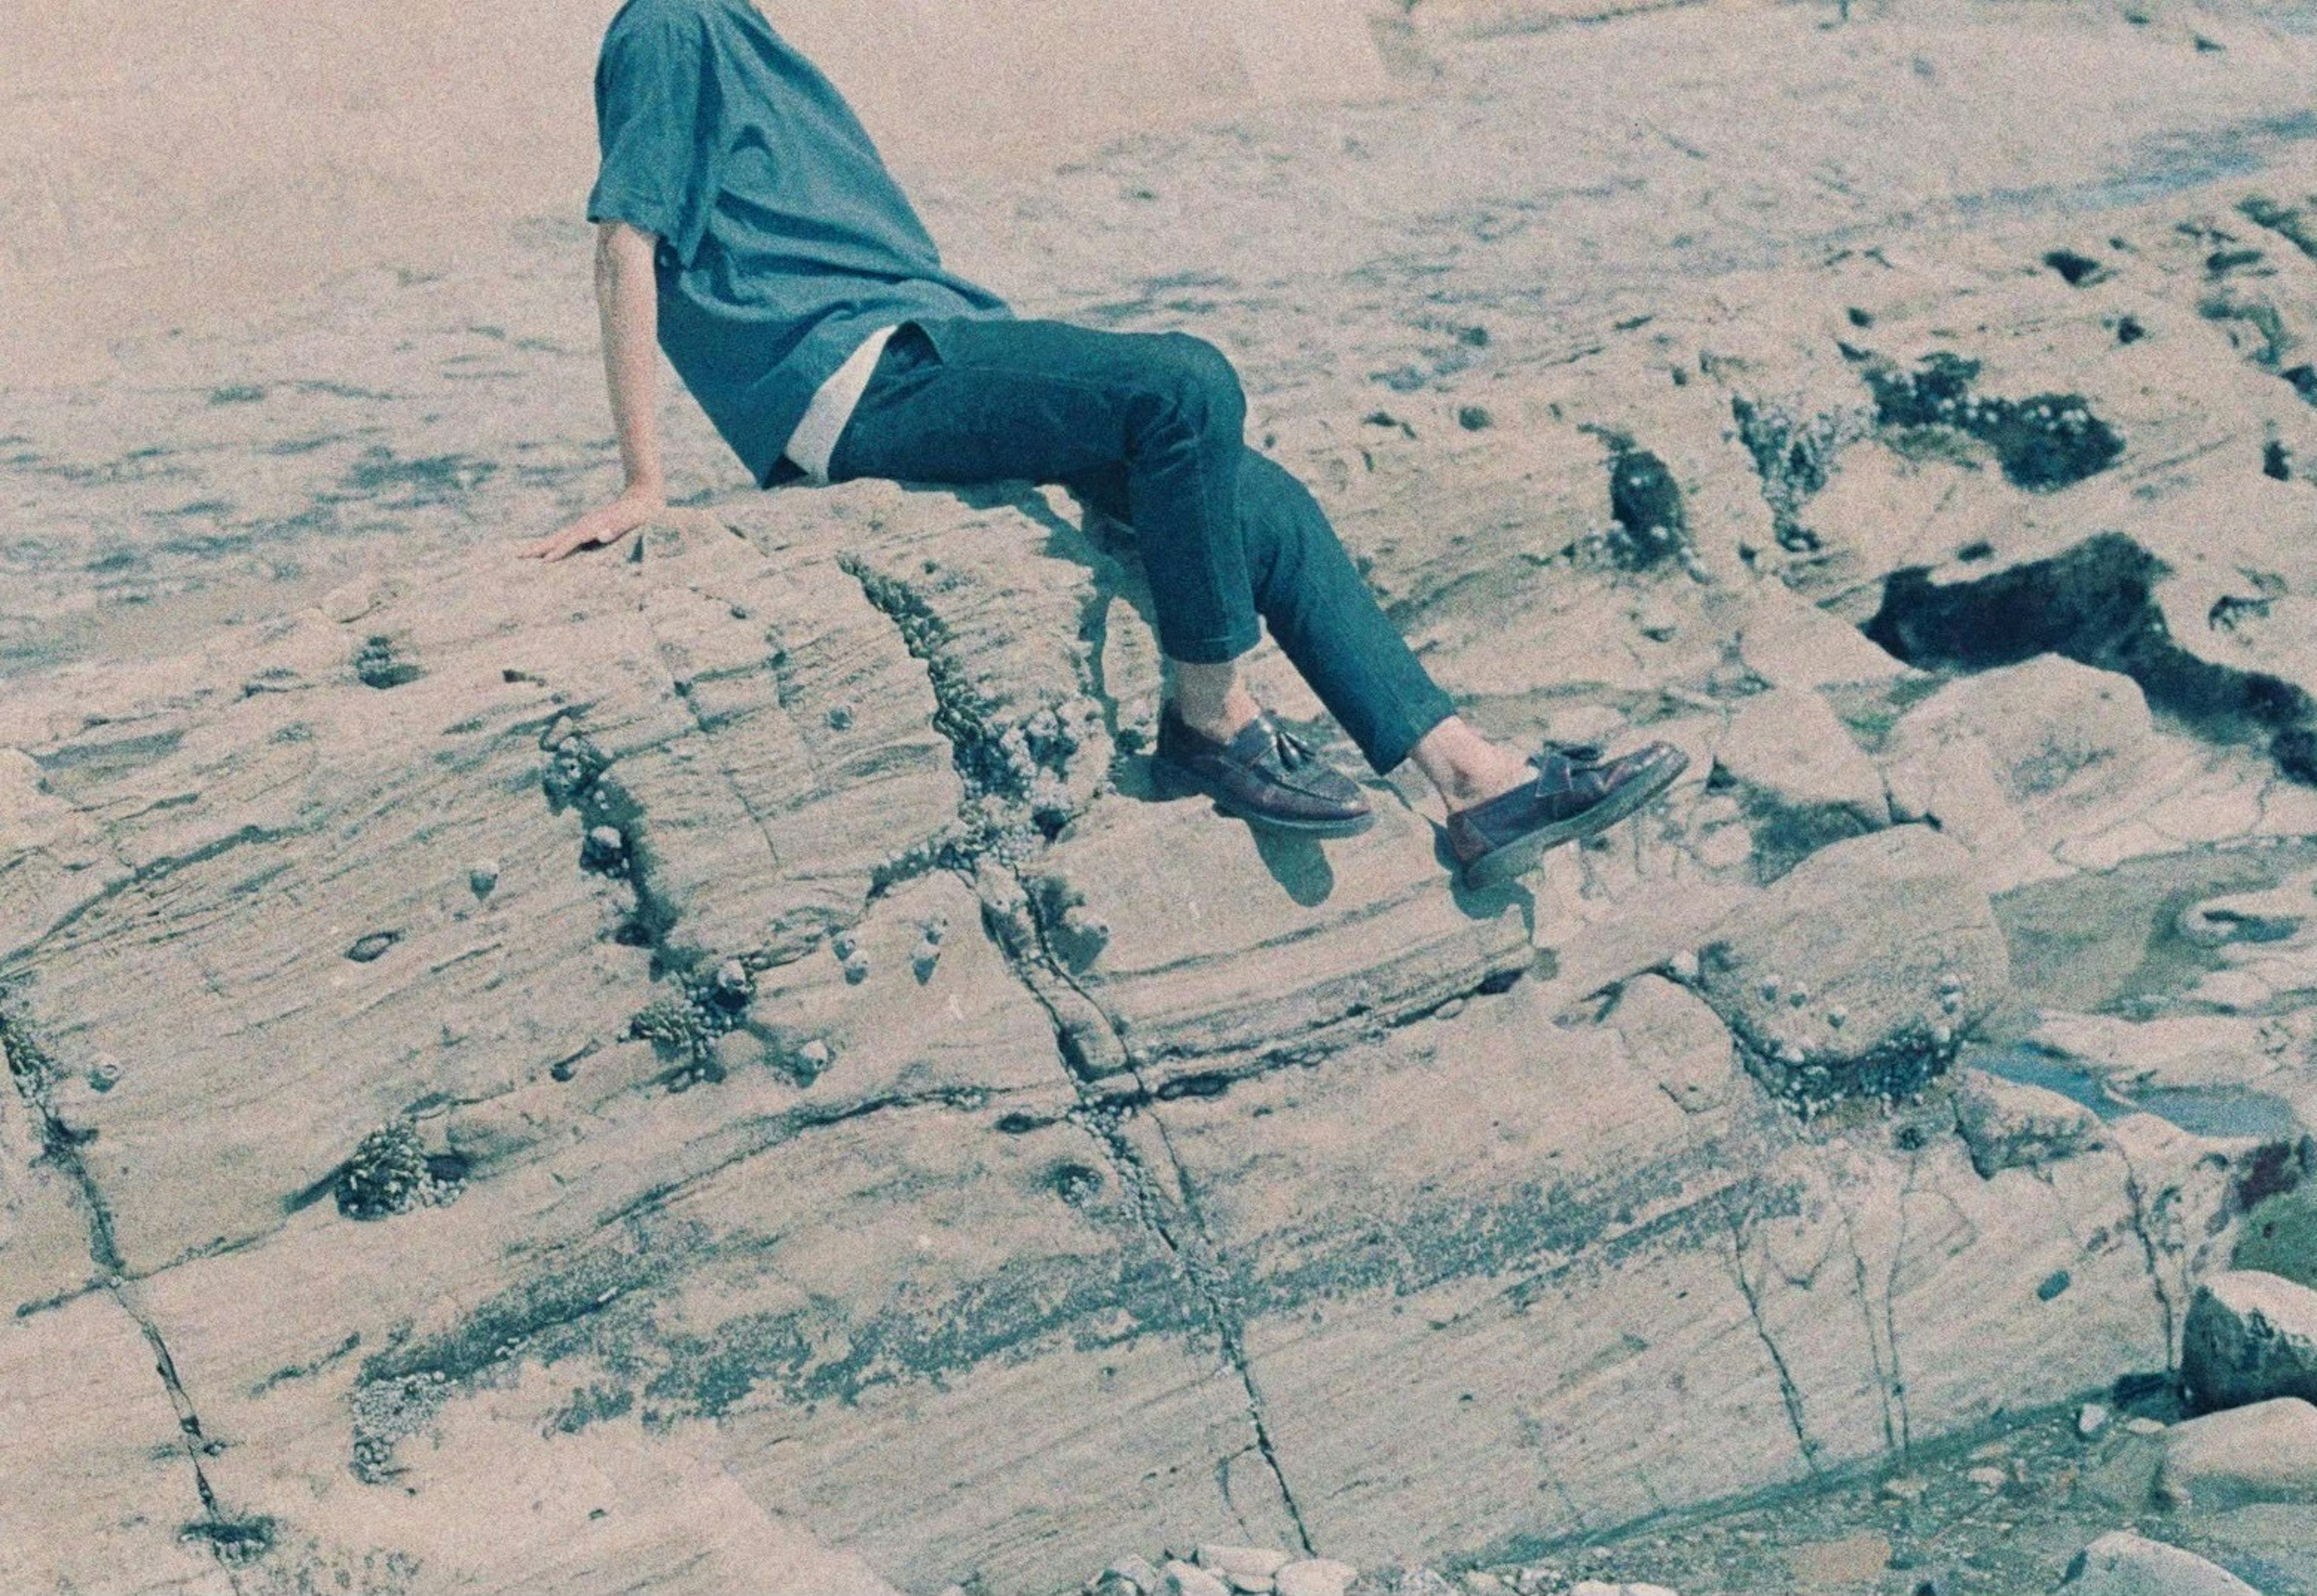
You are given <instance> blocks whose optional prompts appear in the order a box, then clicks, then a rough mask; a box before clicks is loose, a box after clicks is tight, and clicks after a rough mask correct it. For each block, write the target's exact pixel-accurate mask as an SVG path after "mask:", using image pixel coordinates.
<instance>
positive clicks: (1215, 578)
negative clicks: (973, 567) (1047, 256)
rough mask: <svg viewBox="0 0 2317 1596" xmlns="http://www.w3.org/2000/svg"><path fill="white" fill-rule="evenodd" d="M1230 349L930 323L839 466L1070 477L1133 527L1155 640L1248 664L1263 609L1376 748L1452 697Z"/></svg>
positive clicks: (843, 445)
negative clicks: (1250, 407) (1260, 438)
mask: <svg viewBox="0 0 2317 1596" xmlns="http://www.w3.org/2000/svg"><path fill="white" fill-rule="evenodd" d="M1246 419H1247V401H1246V399H1245V397H1244V396H1243V395H1242V394H1241V393H1240V391H1239V377H1238V375H1237V373H1235V372H1233V371H1232V370H1231V367H1230V361H1229V360H1227V359H1226V358H1224V356H1223V354H1221V351H1219V350H1217V349H1216V348H1215V347H1214V345H1212V344H1208V343H1205V342H1203V341H1202V340H1200V339H1197V338H1194V337H1189V336H1185V335H1183V334H1180V333H1165V334H1157V335H1152V334H1144V333H1105V332H1096V331H1093V330H1091V329H1089V328H1086V327H1070V326H1067V325H1065V324H1063V323H1060V322H1053V321H982V320H955V321H930V322H925V323H920V324H916V325H913V326H910V327H903V328H902V329H901V330H900V331H899V333H897V334H895V335H894V336H893V339H892V341H891V342H890V344H888V345H886V346H885V354H884V357H883V359H881V361H880V362H879V363H878V366H877V370H876V373H875V375H873V376H872V378H871V379H870V382H869V387H868V390H866V391H865V392H864V393H863V395H862V396H861V402H860V404H859V406H858V407H857V408H855V409H854V412H853V418H852V420H851V421H850V422H849V423H847V424H846V426H845V433H844V435H843V436H842V437H840V438H839V439H838V440H837V444H836V452H835V453H834V454H833V455H832V456H831V457H830V460H829V468H828V474H829V480H832V481H837V482H845V481H851V480H854V479H855V478H860V477H880V478H886V479H889V480H896V481H903V482H936V483H944V484H948V485H951V486H954V487H966V486H973V485H978V484H981V483H989V482H1002V481H1030V482H1058V483H1060V484H1062V485H1063V486H1065V487H1067V488H1069V489H1070V490H1071V492H1073V493H1075V494H1076V495H1078V498H1080V499H1081V500H1082V501H1083V502H1085V503H1087V504H1088V505H1090V506H1092V507H1095V508H1096V509H1099V510H1101V511H1103V512H1105V514H1107V515H1111V516H1116V517H1117V518H1118V519H1120V520H1122V521H1123V522H1125V523H1126V524H1127V525H1130V526H1132V528H1133V529H1134V535H1135V542H1136V543H1137V544H1138V546H1139V547H1140V548H1141V553H1142V562H1143V566H1144V569H1146V570H1147V571H1148V573H1149V576H1150V600H1151V605H1152V607H1153V609H1154V610H1155V611H1156V612H1157V613H1156V615H1155V616H1154V619H1155V622H1156V623H1157V626H1158V644H1159V647H1160V648H1161V649H1163V650H1166V653H1167V657H1168V658H1169V659H1176V660H1180V661H1182V662H1184V663H1185V664H1192V665H1214V664H1221V663H1222V662H1224V661H1226V660H1230V659H1237V658H1238V657H1239V655H1241V654H1244V653H1246V652H1247V651H1248V650H1249V649H1251V648H1253V647H1254V646H1255V644H1256V641H1257V637H1258V635H1259V633H1258V632H1257V626H1256V618H1257V616H1258V615H1260V616H1261V617H1262V618H1263V620H1264V621H1265V622H1266V623H1269V625H1270V627H1271V635H1272V636H1273V638H1275V640H1276V641H1278V643H1279V647H1280V650H1281V651H1282V652H1284V654H1285V655H1286V656H1287V658H1288V659H1289V660H1290V661H1291V662H1293V665H1294V667H1295V668H1296V669H1297V670H1299V671H1301V672H1302V674H1303V679H1304V680H1306V681H1308V682H1309V683H1311V690H1312V691H1313V692H1314V693H1316V694H1318V695H1319V697H1320V703H1322V704H1326V705H1327V706H1328V713H1330V714H1332V715H1334V716H1335V717H1336V720H1337V723H1339V724H1340V725H1341V726H1342V727H1343V728H1344V730H1345V731H1346V733H1348V734H1349V735H1350V737H1351V739H1352V740H1353V741H1354V742H1355V743H1356V744H1358V745H1359V749H1360V751H1361V752H1362V753H1363V754H1364V755H1365V756H1366V757H1367V760H1368V763H1369V764H1371V765H1372V766H1373V767H1375V768H1376V769H1377V770H1379V771H1385V770H1390V769H1391V768H1392V767H1394V766H1396V765H1398V764H1399V763H1400V761H1401V760H1402V759H1405V758H1407V757H1408V751H1409V749H1411V748H1413V747H1415V746H1416V742H1417V740H1418V739H1419V738H1421V737H1422V736H1423V735H1424V734H1425V733H1426V732H1427V731H1431V730H1432V729H1433V728H1434V727H1435V726H1437V725H1438V724H1439V723H1440V722H1442V721H1444V720H1445V719H1447V718H1448V716H1449V715H1451V714H1453V713H1454V712H1455V706H1454V704H1453V703H1452V702H1451V701H1450V699H1449V697H1448V695H1446V694H1445V693H1444V692H1442V691H1441V690H1440V688H1439V687H1438V686H1436V684H1435V683H1434V682H1433V680H1432V678H1431V677H1429V676H1428V675H1427V674H1426V672H1425V669H1424V667H1423V666H1422V665H1420V664H1418V661H1417V659H1416V656H1415V655H1414V654H1413V653H1411V652H1410V651H1409V647H1408V645H1407V643H1406V642H1405V641H1402V640H1401V638H1400V633H1399V632H1398V631H1397V630H1395V629H1394V628H1393V626H1392V624H1391V622H1390V621H1388V620H1386V619H1385V618H1384V615H1383V612H1382V610H1381V609H1379V608H1378V607H1377V605H1376V601H1375V596H1374V595H1373V594H1372V593H1370V592H1369V591H1368V586H1367V583H1366V582H1365V581H1364V580H1363V579H1362V578H1361V577H1360V574H1359V571H1358V570H1357V569H1355V567H1354V566H1353V564H1352V561H1351V559H1350V557H1349V556H1348V555H1346V553H1345V552H1344V545H1343V543H1342V542H1340V541H1339V540H1338V539H1337V536H1336V531H1335V528H1334V527H1333V526H1331V525H1328V517H1327V515H1326V513H1325V512H1324V511H1322V510H1321V509H1320V506H1319V503H1318V501H1317V500H1315V499H1313V498H1312V497H1311V493H1310V492H1309V491H1308V490H1307V489H1305V488H1304V487H1303V485H1302V483H1301V482H1298V481H1297V480H1295V479H1294V478H1293V476H1291V475H1289V474H1288V472H1287V471H1284V469H1282V468H1281V467H1280V466H1279V465H1277V464H1276V463H1275V462H1272V461H1270V460H1267V459H1266V458H1265V457H1264V456H1262V455H1261V454H1258V453H1256V452H1255V451H1254V450H1252V449H1249V448H1248V446H1247V444H1246V441H1245V438H1244V435H1243V429H1244V426H1245V425H1246Z"/></svg>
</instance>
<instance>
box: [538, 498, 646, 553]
mask: <svg viewBox="0 0 2317 1596" xmlns="http://www.w3.org/2000/svg"><path fill="white" fill-rule="evenodd" d="M666 508H667V489H665V488H657V487H653V486H651V485H649V484H648V483H646V484H637V483H630V484H629V486H628V489H627V491H626V492H624V493H622V494H621V495H620V497H619V498H615V499H613V501H612V502H611V503H610V504H607V505H604V506H603V507H600V508H597V509H593V510H590V511H588V512H587V513H586V515H584V516H580V517H579V519H577V521H574V522H573V523H572V524H571V525H568V526H567V527H565V528H563V530H562V531H560V532H557V533H550V534H549V535H548V536H546V537H543V538H541V539H540V540H539V541H538V542H535V543H526V544H524V545H523V558H524V559H526V560H561V559H563V558H564V557H565V556H567V555H570V554H576V553H577V552H578V551H580V550H582V549H599V548H604V547H608V546H609V545H611V544H613V543H616V542H619V541H620V540H621V539H622V538H623V537H625V536H627V535H628V533H631V532H633V531H635V530H636V528H638V527H640V526H641V525H645V524H646V523H647V522H649V521H650V520H651V518H652V517H653V516H657V515H658V514H659V513H660V512H661V511H663V510H665V509H666Z"/></svg>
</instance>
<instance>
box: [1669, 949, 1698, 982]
mask: <svg viewBox="0 0 2317 1596" xmlns="http://www.w3.org/2000/svg"><path fill="white" fill-rule="evenodd" d="M1665 970H1666V974H1667V975H1668V977H1670V978H1671V979H1673V980H1675V981H1677V982H1681V984H1682V985H1684V986H1692V985H1695V983H1696V981H1697V976H1698V963H1697V955H1695V954H1694V953H1690V952H1687V951H1684V952H1681V953H1677V954H1676V955H1673V957H1671V958H1669V959H1668V960H1667V961H1666V965H1665Z"/></svg>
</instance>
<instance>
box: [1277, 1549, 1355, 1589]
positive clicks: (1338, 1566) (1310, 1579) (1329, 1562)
mask: <svg viewBox="0 0 2317 1596" xmlns="http://www.w3.org/2000/svg"><path fill="white" fill-rule="evenodd" d="M1359 1577H1360V1571H1359V1570H1358V1569H1356V1568H1354V1567H1353V1566H1352V1565H1350V1564H1348V1563H1337V1562H1336V1561H1334V1560H1333V1559H1331V1558H1327V1557H1306V1558H1303V1559H1302V1561H1300V1562H1295V1563H1289V1564H1285V1565H1282V1567H1281V1568H1280V1570H1279V1572H1278V1573H1277V1574H1273V1575H1272V1576H1271V1588H1272V1589H1273V1590H1275V1591H1276V1592H1278V1593H1279V1596H1344V1592H1346V1591H1347V1590H1349V1589H1350V1588H1351V1584H1352V1582H1353V1581H1354V1580H1355V1579H1357V1578H1359Z"/></svg>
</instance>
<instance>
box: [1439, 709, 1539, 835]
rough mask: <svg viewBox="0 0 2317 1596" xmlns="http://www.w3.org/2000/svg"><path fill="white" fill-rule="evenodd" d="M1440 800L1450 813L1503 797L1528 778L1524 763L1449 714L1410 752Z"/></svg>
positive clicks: (1510, 752) (1509, 751)
mask: <svg viewBox="0 0 2317 1596" xmlns="http://www.w3.org/2000/svg"><path fill="white" fill-rule="evenodd" d="M1410 758H1413V759H1414V760H1415V761H1416V766H1417V768H1418V769H1419V770H1421V771H1423V772H1424V775H1425V777H1426V779H1427V780H1428V781H1430V782H1431V784H1432V785H1433V789H1434V790H1435V791H1436V792H1437V793H1438V794H1440V801H1441V802H1443V803H1445V804H1446V805H1447V806H1448V809H1449V812H1451V813H1452V814H1453V813H1454V812H1455V811H1458V810H1460V809H1470V808H1472V806H1473V805H1474V804H1478V803H1486V802H1488V801H1489V799H1491V798H1498V797H1501V796H1503V795H1504V794H1507V793H1509V792H1511V791H1512V790H1513V789H1514V788H1515V787H1517V786H1519V785H1521V784H1522V783H1523V782H1525V781H1526V780H1527V779H1528V775H1529V770H1528V764H1527V762H1526V761H1525V760H1524V759H1522V758H1520V756H1518V755H1517V754H1515V753H1514V752H1513V751H1512V750H1511V749H1506V748H1501V747H1499V746H1498V745H1497V744H1496V743H1493V742H1490V741H1489V740H1488V739H1487V738H1485V737H1482V736H1481V734H1480V733H1479V732H1478V731H1473V730H1472V727H1470V726H1468V725H1466V724H1465V723H1464V722H1463V721H1462V720H1460V719H1458V718H1457V717H1455V716H1454V715H1451V716H1450V717H1449V718H1448V719H1447V720H1445V721H1443V722H1441V723H1440V724H1439V725H1437V726H1435V727H1434V728H1433V729H1432V730H1431V731H1428V732H1427V733H1425V735H1424V737H1423V739H1422V740H1420V741H1419V742H1418V743H1417V745H1416V747H1415V749H1413V750H1411V753H1410Z"/></svg>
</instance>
